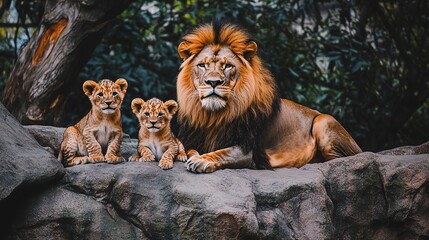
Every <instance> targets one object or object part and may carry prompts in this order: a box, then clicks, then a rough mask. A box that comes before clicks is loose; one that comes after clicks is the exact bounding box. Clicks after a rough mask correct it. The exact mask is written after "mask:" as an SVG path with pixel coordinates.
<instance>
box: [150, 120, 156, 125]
mask: <svg viewBox="0 0 429 240" xmlns="http://www.w3.org/2000/svg"><path fill="white" fill-rule="evenodd" d="M156 121H157V120H149V122H150V123H152V125H155V123H156Z"/></svg>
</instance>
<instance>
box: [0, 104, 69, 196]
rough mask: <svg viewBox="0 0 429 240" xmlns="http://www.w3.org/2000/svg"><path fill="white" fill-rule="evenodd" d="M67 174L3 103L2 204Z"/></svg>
mask: <svg viewBox="0 0 429 240" xmlns="http://www.w3.org/2000/svg"><path fill="white" fill-rule="evenodd" d="M63 174H64V168H63V167H62V165H61V164H60V163H59V162H58V161H57V160H56V159H55V158H54V157H53V156H52V154H50V153H49V152H48V151H46V150H45V149H43V148H42V147H41V146H40V145H39V144H38V143H37V141H36V140H35V139H34V138H33V137H32V136H31V135H30V134H29V133H28V132H27V131H26V130H25V129H24V128H23V127H22V126H21V124H19V123H18V121H17V120H16V119H15V118H14V117H13V116H12V115H11V114H10V113H9V112H8V111H7V109H6V108H5V107H4V106H3V105H2V104H1V103H0V204H1V203H2V202H3V201H2V200H4V199H6V198H10V197H13V194H14V193H16V192H19V191H26V190H28V189H30V188H33V187H37V186H41V185H45V184H47V183H48V182H52V181H54V180H56V179H59V178H61V176H62V175H63ZM11 201H13V200H11Z"/></svg>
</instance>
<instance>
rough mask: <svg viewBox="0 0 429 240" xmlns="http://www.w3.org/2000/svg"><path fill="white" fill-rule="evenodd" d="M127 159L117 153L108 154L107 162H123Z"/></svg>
mask: <svg viewBox="0 0 429 240" xmlns="http://www.w3.org/2000/svg"><path fill="white" fill-rule="evenodd" d="M124 160H125V159H124V158H123V157H122V156H117V155H115V154H106V162H107V163H113V164H115V163H121V162H123V161H124Z"/></svg>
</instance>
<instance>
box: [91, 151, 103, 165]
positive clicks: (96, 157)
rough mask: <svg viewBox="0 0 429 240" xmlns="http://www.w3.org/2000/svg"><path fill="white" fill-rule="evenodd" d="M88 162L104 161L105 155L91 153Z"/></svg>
mask: <svg viewBox="0 0 429 240" xmlns="http://www.w3.org/2000/svg"><path fill="white" fill-rule="evenodd" d="M88 162H90V163H100V162H104V156H103V154H101V153H100V154H93V155H89V157H88Z"/></svg>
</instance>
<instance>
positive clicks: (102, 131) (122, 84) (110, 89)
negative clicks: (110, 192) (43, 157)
mask: <svg viewBox="0 0 429 240" xmlns="http://www.w3.org/2000/svg"><path fill="white" fill-rule="evenodd" d="M127 87H128V83H127V81H126V80H125V79H123V78H119V79H117V80H116V81H115V82H113V81H111V80H109V79H104V80H101V81H100V82H99V83H96V82H94V81H92V80H87V81H85V82H84V83H83V91H84V93H85V94H86V95H87V96H88V98H89V100H90V101H91V105H92V107H91V110H90V111H89V113H88V114H87V115H86V116H85V117H83V118H82V119H81V120H80V121H79V122H78V123H76V125H74V126H70V127H68V128H67V129H66V131H65V132H64V138H63V141H62V142H61V146H60V151H59V154H58V160H59V161H61V162H62V163H63V164H64V165H65V166H74V165H77V164H85V163H88V162H89V163H99V162H107V163H120V162H122V161H124V158H123V157H122V156H121V155H120V153H119V149H120V147H121V143H122V134H123V133H122V120H121V109H120V108H121V104H122V101H123V99H124V96H125V93H126V91H127ZM103 153H105V154H104V155H103Z"/></svg>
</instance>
